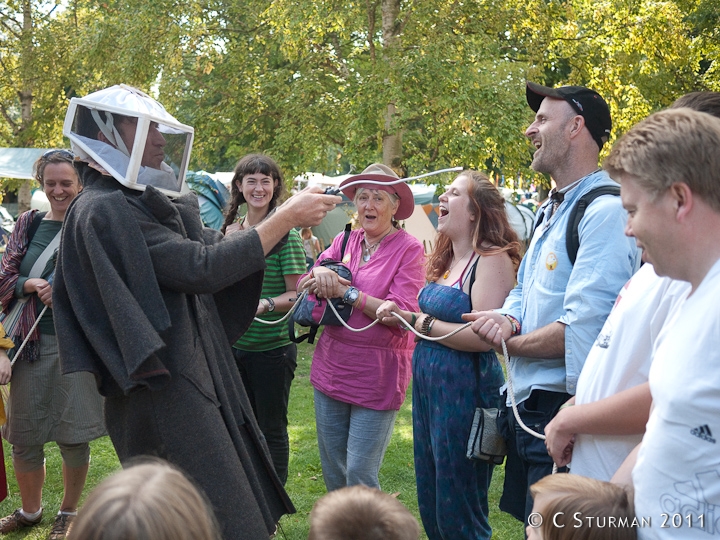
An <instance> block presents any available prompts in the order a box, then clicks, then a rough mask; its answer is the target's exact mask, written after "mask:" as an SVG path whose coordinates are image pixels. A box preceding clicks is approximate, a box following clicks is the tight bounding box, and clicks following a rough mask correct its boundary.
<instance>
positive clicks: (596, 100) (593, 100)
mask: <svg viewBox="0 0 720 540" xmlns="http://www.w3.org/2000/svg"><path fill="white" fill-rule="evenodd" d="M525 96H526V97H527V102H528V105H530V108H531V109H532V110H533V111H535V112H537V111H538V109H539V108H540V104H541V103H542V100H543V99H545V98H546V97H550V98H555V99H564V100H565V101H567V102H568V103H569V104H570V106H571V107H572V108H573V109H574V110H575V112H577V113H578V114H579V115H581V116H582V117H583V118H584V119H585V126H586V127H587V128H588V131H589V132H590V135H592V138H593V139H595V142H596V143H597V145H598V146H599V147H600V148H602V147H603V145H604V144H605V143H606V142H607V140H608V138H609V137H610V130H611V129H612V119H611V118H610V108H609V107H608V104H607V103H605V100H604V99H603V98H602V96H601V95H600V94H598V93H597V92H596V91H595V90H590V89H589V88H585V87H584V86H560V87H559V88H549V87H547V86H543V85H541V84H537V83H534V82H530V81H527V87H526V88H525Z"/></svg>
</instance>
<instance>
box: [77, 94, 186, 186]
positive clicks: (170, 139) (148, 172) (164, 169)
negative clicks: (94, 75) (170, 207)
mask: <svg viewBox="0 0 720 540" xmlns="http://www.w3.org/2000/svg"><path fill="white" fill-rule="evenodd" d="M121 126H122V128H121ZM133 128H134V136H133V133H132V130H133ZM63 134H64V135H65V136H66V137H68V138H69V139H70V142H71V145H72V149H73V152H74V153H75V155H76V156H78V157H79V158H81V159H84V160H92V161H95V162H97V164H98V165H100V166H101V167H102V168H103V169H105V170H106V171H107V172H108V173H109V174H111V175H112V176H113V177H114V178H115V179H116V180H117V181H118V182H120V183H121V184H122V185H124V186H126V187H129V188H131V189H137V190H141V191H143V190H145V188H146V187H147V186H148V185H151V186H154V187H156V188H158V189H159V190H160V191H162V192H163V193H165V194H167V195H169V196H178V195H181V194H184V193H187V192H188V191H189V188H188V186H187V184H186V183H185V173H186V172H187V166H188V162H189V161H190V150H191V148H192V142H193V136H194V130H193V128H192V127H190V126H186V125H185V124H181V123H180V122H178V121H177V120H176V119H175V118H174V117H173V116H172V115H171V114H169V113H168V112H167V111H166V110H165V107H163V106H162V105H161V104H160V103H158V102H157V101H156V100H154V99H153V98H151V97H150V96H148V95H147V94H145V93H144V92H141V91H140V90H138V89H137V88H133V87H131V86H127V85H124V84H120V85H116V86H112V87H110V88H105V89H104V90H100V91H98V92H94V93H92V94H88V95H87V96H85V97H84V98H72V99H71V100H70V107H69V108H68V112H67V115H66V116H65V124H64V125H63ZM146 146H147V148H146Z"/></svg>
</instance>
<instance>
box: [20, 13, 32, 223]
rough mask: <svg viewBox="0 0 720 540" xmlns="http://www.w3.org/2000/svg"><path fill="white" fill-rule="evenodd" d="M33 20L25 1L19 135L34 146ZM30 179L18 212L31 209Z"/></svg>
mask: <svg viewBox="0 0 720 540" xmlns="http://www.w3.org/2000/svg"><path fill="white" fill-rule="evenodd" d="M32 39H33V20H32V9H31V2H30V0H24V1H23V27H22V33H21V36H20V41H21V45H20V47H21V50H22V54H21V57H20V62H21V66H20V69H21V73H22V86H23V87H22V89H21V90H20V91H19V92H18V96H19V97H20V113H21V122H20V130H19V132H18V134H17V135H18V136H17V139H16V140H17V142H18V145H19V146H20V147H32V146H33V145H34V141H33V140H31V133H32V130H31V126H32V105H33V73H32V71H33V69H34V64H35V62H34V56H35V51H34V48H33V43H32ZM30 182H31V181H30V180H25V181H24V182H23V183H22V185H21V186H20V189H19V190H18V214H21V213H23V212H27V211H28V210H30V199H31V196H32V194H31V193H30Z"/></svg>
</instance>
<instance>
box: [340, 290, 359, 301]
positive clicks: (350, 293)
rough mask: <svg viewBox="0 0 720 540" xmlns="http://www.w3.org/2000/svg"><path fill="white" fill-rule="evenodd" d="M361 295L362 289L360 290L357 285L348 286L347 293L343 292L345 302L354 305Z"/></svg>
mask: <svg viewBox="0 0 720 540" xmlns="http://www.w3.org/2000/svg"><path fill="white" fill-rule="evenodd" d="M359 296H360V291H358V290H357V289H356V288H355V287H348V290H347V291H345V294H343V298H342V301H343V304H349V305H353V304H354V303H355V302H356V301H357V299H358V297H359Z"/></svg>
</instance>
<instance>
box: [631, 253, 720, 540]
mask: <svg viewBox="0 0 720 540" xmlns="http://www.w3.org/2000/svg"><path fill="white" fill-rule="evenodd" d="M650 390H651V392H652V395H653V410H652V413H651V414H650V420H649V422H648V424H647V430H646V432H645V437H643V441H642V445H641V447H640V453H639V455H638V460H637V464H636V465H635V468H634V469H633V483H634V486H635V511H636V514H637V516H638V519H640V518H650V519H651V520H652V526H650V527H641V528H639V529H638V533H639V537H640V538H641V539H650V538H653V539H657V538H669V539H676V538H683V539H685V538H688V539H692V538H698V539H700V538H702V539H706V538H708V537H709V536H710V535H720V444H719V443H718V439H720V261H717V262H716V263H715V265H714V266H713V267H712V269H711V270H710V272H708V274H707V275H706V276H705V279H704V280H703V281H702V283H701V284H700V286H699V287H698V288H697V290H696V291H695V292H694V293H693V294H692V295H691V296H690V297H689V298H688V299H687V300H686V301H685V303H684V304H683V305H682V307H681V308H680V309H679V310H676V312H675V313H674V315H673V316H672V317H671V318H670V320H668V323H667V326H666V330H665V331H664V332H663V337H662V343H661V344H660V345H659V347H658V348H657V350H656V353H655V359H654V361H653V364H652V367H651V368H650ZM673 519H674V520H675V521H674V522H673ZM663 525H665V527H663ZM678 525H679V527H677V528H676V526H678Z"/></svg>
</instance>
